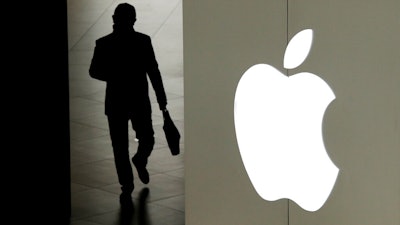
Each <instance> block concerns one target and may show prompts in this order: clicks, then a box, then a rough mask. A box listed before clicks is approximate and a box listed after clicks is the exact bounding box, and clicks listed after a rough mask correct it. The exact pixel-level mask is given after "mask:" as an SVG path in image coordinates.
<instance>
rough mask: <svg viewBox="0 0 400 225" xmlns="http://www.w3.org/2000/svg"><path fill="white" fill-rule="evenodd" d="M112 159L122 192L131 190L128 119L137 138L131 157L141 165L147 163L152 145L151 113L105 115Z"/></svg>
mask: <svg viewBox="0 0 400 225" xmlns="http://www.w3.org/2000/svg"><path fill="white" fill-rule="evenodd" d="M107 119H108V125H109V132H110V137H111V143H112V148H113V153H114V161H115V166H116V170H117V175H118V181H119V183H120V184H121V189H122V192H132V191H133V189H134V184H133V180H134V178H133V171H132V165H131V158H130V154H129V121H130V122H131V124H132V128H133V130H134V131H135V133H136V138H137V139H139V142H138V143H139V144H138V148H137V151H136V153H135V155H134V156H133V157H135V158H136V160H138V161H139V162H140V163H141V164H142V165H147V162H148V157H149V156H150V154H151V152H152V150H153V147H154V130H153V124H152V119H151V114H149V115H145V114H128V115H107Z"/></svg>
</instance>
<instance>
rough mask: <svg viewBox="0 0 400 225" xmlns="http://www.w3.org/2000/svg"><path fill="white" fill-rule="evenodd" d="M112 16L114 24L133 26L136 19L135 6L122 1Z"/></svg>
mask: <svg viewBox="0 0 400 225" xmlns="http://www.w3.org/2000/svg"><path fill="white" fill-rule="evenodd" d="M112 18H113V21H114V24H118V25H127V26H133V24H135V21H136V10H135V7H133V6H132V5H130V4H128V3H121V4H119V5H118V6H117V7H116V8H115V11H114V15H113V16H112Z"/></svg>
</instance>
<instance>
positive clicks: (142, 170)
mask: <svg viewBox="0 0 400 225" xmlns="http://www.w3.org/2000/svg"><path fill="white" fill-rule="evenodd" d="M132 162H133V165H135V167H136V170H137V172H138V174H139V179H140V180H141V181H142V182H143V183H144V184H148V183H149V181H150V178H149V172H148V171H147V169H146V166H145V165H144V164H143V163H141V162H140V161H139V160H138V159H137V158H135V157H132Z"/></svg>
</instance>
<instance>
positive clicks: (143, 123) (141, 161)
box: [131, 114, 154, 184]
mask: <svg viewBox="0 0 400 225" xmlns="http://www.w3.org/2000/svg"><path fill="white" fill-rule="evenodd" d="M131 121H132V127H133V129H134V130H135V132H136V137H137V138H138V139H139V146H138V149H137V152H136V154H135V156H133V157H132V162H133V164H134V165H135V167H136V169H137V171H138V174H139V178H140V180H141V181H142V182H143V183H145V184H147V183H149V173H148V171H147V169H146V165H147V162H148V158H149V156H150V154H151V152H152V151H153V147H154V130H153V124H152V120H151V114H150V115H145V116H143V115H142V116H140V117H135V116H134V117H133V118H132V119H131Z"/></svg>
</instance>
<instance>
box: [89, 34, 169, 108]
mask: <svg viewBox="0 0 400 225" xmlns="http://www.w3.org/2000/svg"><path fill="white" fill-rule="evenodd" d="M89 74H90V76H91V77H93V78H95V79H98V80H101V81H105V82H107V87H106V99H105V114H107V115H112V114H117V115H120V114H121V113H122V114H127V113H137V112H139V113H151V103H150V99H149V93H148V92H149V90H148V87H149V85H148V79H147V78H149V80H150V81H151V84H152V86H153V88H154V91H155V93H156V96H157V102H158V104H159V107H160V109H164V108H165V107H166V105H167V98H166V94H165V90H164V86H163V82H162V78H161V74H160V71H159V69H158V64H157V61H156V58H155V54H154V50H153V46H152V43H151V39H150V37H149V36H147V35H145V34H142V33H139V32H136V31H135V30H134V29H130V30H128V31H124V32H118V31H116V30H114V31H113V32H112V33H110V34H108V35H106V36H104V37H102V38H99V39H97V40H96V46H95V49H94V53H93V58H92V61H91V65H90V68H89Z"/></svg>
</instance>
